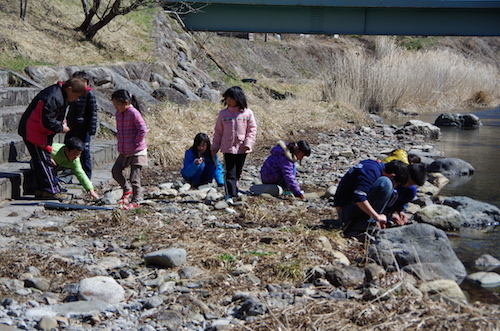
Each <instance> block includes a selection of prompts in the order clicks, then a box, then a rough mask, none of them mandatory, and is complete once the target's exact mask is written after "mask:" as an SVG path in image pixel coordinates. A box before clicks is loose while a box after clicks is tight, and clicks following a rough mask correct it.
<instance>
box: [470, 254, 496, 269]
mask: <svg viewBox="0 0 500 331" xmlns="http://www.w3.org/2000/svg"><path fill="white" fill-rule="evenodd" d="M474 265H475V266H476V268H478V269H480V270H489V269H493V268H497V267H500V260H498V259H497V258H495V257H494V256H491V255H489V254H483V255H481V256H480V257H479V258H478V259H477V260H476V262H475V263H474Z"/></svg>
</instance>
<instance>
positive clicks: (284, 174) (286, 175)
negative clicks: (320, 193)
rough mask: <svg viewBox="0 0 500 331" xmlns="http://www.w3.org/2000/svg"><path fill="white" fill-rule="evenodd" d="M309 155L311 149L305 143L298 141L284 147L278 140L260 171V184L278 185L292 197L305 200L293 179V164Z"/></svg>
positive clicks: (294, 167)
mask: <svg viewBox="0 0 500 331" xmlns="http://www.w3.org/2000/svg"><path fill="white" fill-rule="evenodd" d="M309 155H311V148H310V147H309V144H308V143H307V141H305V140H300V141H298V142H297V143H293V142H292V143H289V144H287V145H286V144H285V142H283V141H281V140H280V141H279V142H278V145H276V146H274V147H273V148H272V149H271V155H269V156H268V157H267V159H266V161H264V164H263V165H262V168H261V169H260V177H261V180H262V183H264V184H277V185H280V186H281V187H283V188H284V189H286V190H290V191H291V192H292V193H293V195H294V196H296V197H299V198H301V199H302V200H305V199H306V197H305V196H304V193H303V192H302V191H301V190H300V187H299V185H298V184H297V180H296V178H295V175H296V173H297V169H296V165H295V163H296V162H297V161H300V160H302V159H303V158H304V156H309Z"/></svg>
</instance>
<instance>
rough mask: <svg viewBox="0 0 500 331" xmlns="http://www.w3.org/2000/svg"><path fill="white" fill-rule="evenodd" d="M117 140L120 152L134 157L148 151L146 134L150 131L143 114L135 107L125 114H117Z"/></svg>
mask: <svg viewBox="0 0 500 331" xmlns="http://www.w3.org/2000/svg"><path fill="white" fill-rule="evenodd" d="M116 131H117V132H116V138H117V140H118V152H119V153H120V154H122V155H125V156H132V155H134V154H136V153H137V152H140V151H142V150H144V149H146V132H148V129H147V127H146V123H145V122H144V119H143V118H142V115H141V113H140V112H139V111H138V110H137V109H135V108H134V107H132V106H131V107H129V108H128V109H127V110H126V111H125V112H123V113H120V112H116Z"/></svg>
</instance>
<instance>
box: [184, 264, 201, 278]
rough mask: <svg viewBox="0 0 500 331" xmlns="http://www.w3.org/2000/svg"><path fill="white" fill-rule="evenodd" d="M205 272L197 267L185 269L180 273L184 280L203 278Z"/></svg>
mask: <svg viewBox="0 0 500 331" xmlns="http://www.w3.org/2000/svg"><path fill="white" fill-rule="evenodd" d="M204 273H205V271H203V270H201V269H200V268H197V267H184V268H182V269H181V270H180V271H179V276H180V277H181V278H183V279H191V278H195V277H198V276H201V275H203V274H204Z"/></svg>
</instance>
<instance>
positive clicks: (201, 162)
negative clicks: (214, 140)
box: [181, 132, 224, 187]
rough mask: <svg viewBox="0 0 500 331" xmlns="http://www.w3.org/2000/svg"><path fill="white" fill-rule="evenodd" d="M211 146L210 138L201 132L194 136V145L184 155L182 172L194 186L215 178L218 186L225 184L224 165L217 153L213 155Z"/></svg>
mask: <svg viewBox="0 0 500 331" xmlns="http://www.w3.org/2000/svg"><path fill="white" fill-rule="evenodd" d="M210 147H211V143H210V138H209V137H208V135H207V134H206V133H202V132H200V133H198V134H197V135H196V136H195V137H194V142H193V146H191V148H190V149H188V150H187V151H186V154H185V155H184V166H183V168H182V170H181V174H182V177H183V178H184V179H185V180H186V181H187V182H188V183H189V184H191V185H192V186H194V187H198V186H200V185H204V184H210V183H212V181H213V179H214V178H215V181H216V182H217V185H218V186H223V185H224V178H223V177H222V165H221V164H220V163H219V159H218V158H217V155H212V152H211V150H210Z"/></svg>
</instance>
